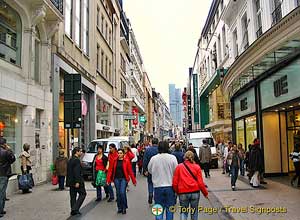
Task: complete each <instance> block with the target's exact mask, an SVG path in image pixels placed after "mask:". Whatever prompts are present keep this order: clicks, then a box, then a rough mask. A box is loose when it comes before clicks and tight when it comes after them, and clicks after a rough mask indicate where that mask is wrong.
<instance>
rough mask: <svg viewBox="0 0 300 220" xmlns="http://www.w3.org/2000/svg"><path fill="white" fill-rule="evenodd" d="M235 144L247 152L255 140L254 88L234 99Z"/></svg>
mask: <svg viewBox="0 0 300 220" xmlns="http://www.w3.org/2000/svg"><path fill="white" fill-rule="evenodd" d="M234 113H235V114H234V125H235V137H236V139H235V141H234V142H235V143H236V144H242V146H243V148H244V149H245V150H246V151H247V150H248V149H249V148H248V146H249V145H250V144H252V143H253V140H254V139H255V138H257V127H256V102H255V92H254V88H251V89H249V90H248V91H246V92H245V93H244V94H242V95H240V96H238V97H237V98H235V99H234Z"/></svg>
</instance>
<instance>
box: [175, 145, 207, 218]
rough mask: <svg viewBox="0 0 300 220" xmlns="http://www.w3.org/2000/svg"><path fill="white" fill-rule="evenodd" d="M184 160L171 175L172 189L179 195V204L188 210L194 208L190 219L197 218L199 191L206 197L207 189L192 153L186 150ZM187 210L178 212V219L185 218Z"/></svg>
mask: <svg viewBox="0 0 300 220" xmlns="http://www.w3.org/2000/svg"><path fill="white" fill-rule="evenodd" d="M184 160H185V161H184V162H183V163H181V164H179V165H178V166H177V167H176V169H175V172H174V176H173V189H174V191H175V192H176V193H177V194H178V195H179V202H180V206H181V207H184V208H185V209H182V210H189V209H188V208H189V207H191V208H194V209H193V210H195V212H194V213H191V219H192V220H196V219H198V205H199V200H200V191H201V192H202V194H203V195H204V196H205V197H206V198H207V196H208V191H207V189H206V187H205V184H204V182H203V178H202V171H201V168H200V166H199V165H198V164H196V163H195V161H194V153H193V152H192V151H187V152H186V153H185V155H184ZM187 218H188V211H186V212H181V213H180V219H184V220H186V219H187Z"/></svg>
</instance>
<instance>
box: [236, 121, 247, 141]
mask: <svg viewBox="0 0 300 220" xmlns="http://www.w3.org/2000/svg"><path fill="white" fill-rule="evenodd" d="M235 124H236V143H237V144H240V143H241V144H242V145H243V146H244V145H245V135H244V134H245V129H244V119H241V120H238V121H236V122H235Z"/></svg>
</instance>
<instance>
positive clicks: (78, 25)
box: [75, 0, 81, 47]
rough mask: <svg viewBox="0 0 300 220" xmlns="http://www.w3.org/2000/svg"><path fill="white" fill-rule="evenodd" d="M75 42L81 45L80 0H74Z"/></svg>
mask: <svg viewBox="0 0 300 220" xmlns="http://www.w3.org/2000/svg"><path fill="white" fill-rule="evenodd" d="M75 2H76V5H75V43H76V44H77V45H78V46H79V47H80V46H81V0H77V1H75Z"/></svg>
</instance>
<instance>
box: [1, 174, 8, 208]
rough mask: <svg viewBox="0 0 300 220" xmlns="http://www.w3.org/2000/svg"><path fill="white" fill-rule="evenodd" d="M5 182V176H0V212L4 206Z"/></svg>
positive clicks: (6, 182)
mask: <svg viewBox="0 0 300 220" xmlns="http://www.w3.org/2000/svg"><path fill="white" fill-rule="evenodd" d="M7 184H8V181H7V176H0V213H2V212H3V210H4V207H5V195H6V188H7Z"/></svg>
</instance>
